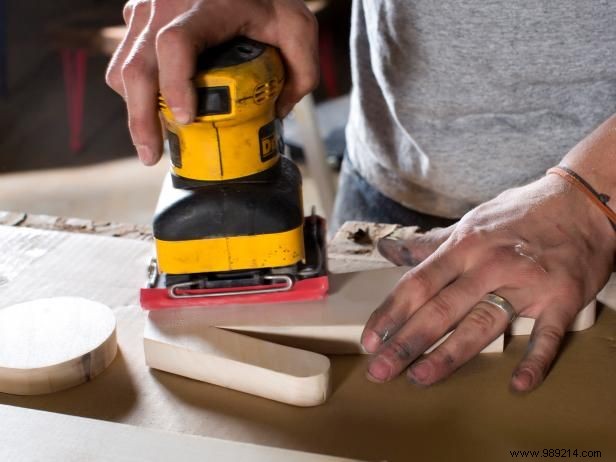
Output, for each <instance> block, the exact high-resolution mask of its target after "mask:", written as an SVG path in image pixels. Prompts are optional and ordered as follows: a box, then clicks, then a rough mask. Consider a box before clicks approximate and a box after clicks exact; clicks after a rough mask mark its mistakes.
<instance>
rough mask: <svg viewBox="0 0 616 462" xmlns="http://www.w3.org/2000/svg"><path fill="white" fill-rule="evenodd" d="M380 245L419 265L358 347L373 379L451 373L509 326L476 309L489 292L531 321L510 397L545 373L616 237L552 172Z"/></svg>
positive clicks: (398, 259)
mask: <svg viewBox="0 0 616 462" xmlns="http://www.w3.org/2000/svg"><path fill="white" fill-rule="evenodd" d="M379 248H380V249H381V251H382V253H384V254H385V256H386V257H388V258H390V259H391V260H392V261H394V263H397V264H403V265H404V264H406V265H410V266H415V265H417V266H415V267H414V268H413V269H412V270H410V271H409V272H408V273H407V274H406V275H405V276H404V277H403V278H402V279H401V280H400V282H399V283H398V284H397V286H396V288H395V289H394V291H393V293H392V294H391V295H390V296H389V297H388V299H387V300H386V301H385V302H384V303H383V304H382V305H381V306H380V307H379V308H378V309H377V310H376V311H375V312H374V313H373V315H372V317H371V318H370V320H369V321H368V323H367V325H366V327H365V330H364V332H363V336H362V344H363V346H364V348H365V349H366V350H367V351H368V352H369V353H374V357H373V358H372V359H371V361H370V364H369V366H368V377H369V378H370V379H372V380H374V381H378V382H384V381H387V380H390V379H391V378H393V377H396V376H397V375H398V374H400V373H401V372H402V371H404V370H405V369H407V368H408V371H407V376H408V378H409V379H410V380H411V381H412V382H414V383H416V384H419V385H431V384H433V383H435V382H438V381H439V380H442V379H444V378H446V377H447V376H449V375H450V374H451V373H452V372H454V371H455V370H456V369H457V368H459V367H460V366H462V365H463V364H464V363H466V362H467V361H468V360H469V359H471V358H473V357H474V356H475V355H476V354H478V353H479V352H480V351H481V350H482V349H483V348H484V347H485V346H486V345H488V344H489V343H490V342H491V341H492V340H493V339H495V338H496V337H497V336H498V335H500V334H501V333H502V332H503V331H504V330H505V328H506V327H507V323H508V319H507V315H506V314H505V313H504V312H503V311H501V310H499V309H498V308H496V307H494V306H491V305H489V304H486V303H481V302H480V301H481V299H482V298H483V297H484V296H485V295H486V294H488V293H490V292H494V293H496V294H498V295H500V296H501V297H504V298H505V299H506V300H508V301H509V302H510V303H511V304H512V305H513V307H514V309H515V310H516V312H517V314H520V315H523V316H528V317H532V318H536V323H535V327H534V330H533V333H532V336H531V339H530V342H529V346H528V350H527V352H526V354H525V356H524V358H523V359H522V361H521V362H520V363H519V364H518V366H517V367H516V369H515V371H514V373H513V377H512V380H511V386H512V388H513V389H514V390H516V391H530V390H532V389H534V388H535V387H537V386H538V385H539V384H540V383H541V382H542V380H543V378H544V377H545V375H546V374H547V372H548V370H549V368H550V366H551V364H552V362H553V360H554V358H555V356H556V354H557V352H558V349H559V346H560V344H561V342H562V339H563V336H564V334H565V332H566V330H567V328H568V326H569V324H570V323H571V322H572V320H573V319H574V317H575V316H576V314H577V313H578V312H579V311H580V310H581V309H582V308H583V307H584V306H585V305H586V304H588V303H589V302H590V301H591V300H592V298H593V297H594V296H595V295H596V294H597V292H598V291H599V290H600V289H601V288H602V287H603V286H604V284H605V283H606V282H607V280H608V278H609V275H610V273H611V271H612V267H613V264H614V250H615V249H616V235H615V233H614V230H613V229H612V228H611V227H610V224H609V222H608V220H607V218H606V217H605V216H604V215H602V214H601V213H600V212H599V211H598V209H597V208H596V207H595V206H593V205H592V204H591V203H590V201H589V200H588V199H587V198H586V197H584V195H583V194H581V193H580V191H578V190H575V189H573V188H572V187H571V186H570V185H569V184H568V183H566V182H564V181H563V180H562V179H561V178H559V177H556V176H555V175H550V176H547V177H544V178H542V179H540V180H538V181H536V182H535V183H532V184H530V185H528V186H525V187H522V188H517V189H513V190H509V191H506V192H504V193H503V194H501V195H500V196H498V197H497V198H495V199H494V200H492V201H490V202H487V203H485V204H483V205H481V206H479V207H477V208H476V209H474V210H472V211H471V212H469V213H468V214H467V215H466V216H464V217H463V218H462V220H461V221H460V222H459V223H457V224H456V225H453V226H451V227H449V228H446V229H438V230H434V231H433V232H429V233H426V234H425V235H419V236H418V237H417V238H415V239H412V240H409V241H406V242H402V241H398V242H396V241H393V242H392V241H383V242H382V243H381V244H380V246H379ZM454 328H455V332H454V333H453V334H452V335H451V336H450V337H449V338H448V339H447V340H446V341H445V342H444V343H443V344H441V345H440V346H439V347H438V348H436V349H435V350H434V351H433V352H431V353H430V354H428V355H427V356H425V357H421V355H422V354H423V353H424V352H425V351H426V350H427V349H428V348H429V347H430V346H431V345H432V344H434V343H435V342H436V341H437V340H438V339H440V338H441V337H443V336H444V335H445V334H446V333H447V332H449V331H451V330H452V329H454ZM416 360H418V361H416ZM409 365H410V367H409Z"/></svg>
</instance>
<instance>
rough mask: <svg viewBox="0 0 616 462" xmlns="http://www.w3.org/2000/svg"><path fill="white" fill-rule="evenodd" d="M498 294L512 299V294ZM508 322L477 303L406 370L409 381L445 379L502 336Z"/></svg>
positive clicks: (499, 313) (493, 309)
mask: <svg viewBox="0 0 616 462" xmlns="http://www.w3.org/2000/svg"><path fill="white" fill-rule="evenodd" d="M499 294H500V295H501V296H502V297H504V298H505V299H506V300H511V297H512V295H507V296H506V297H505V295H504V292H500V293H499ZM508 323H509V316H508V315H507V313H505V312H504V311H502V310H500V309H498V308H497V307H494V306H492V305H490V304H487V303H483V302H479V303H478V304H477V305H475V307H474V308H473V309H472V310H471V311H470V312H469V313H468V315H466V316H465V317H464V319H463V320H462V321H461V322H460V324H459V325H458V326H457V327H456V329H455V330H454V331H453V333H452V334H451V335H450V336H449V337H447V339H446V340H445V341H444V342H443V343H442V344H441V345H439V346H438V347H437V348H436V349H435V350H434V351H433V352H432V353H430V354H428V355H427V356H426V357H425V358H424V359H422V360H420V361H418V362H417V363H415V364H414V365H413V366H411V367H410V368H409V371H408V374H407V376H408V378H409V379H410V380H411V381H412V382H413V383H416V384H418V385H424V386H426V385H431V384H433V383H435V382H438V381H439V380H442V379H444V378H446V377H448V376H449V375H451V374H452V373H453V372H454V371H456V370H457V369H458V368H459V367H460V366H462V365H463V364H465V363H466V362H467V361H469V360H470V359H471V358H474V357H475V356H476V355H477V354H479V353H480V352H481V350H483V349H484V348H485V347H486V346H488V345H489V344H490V343H491V342H492V341H493V340H494V339H495V338H496V337H498V336H499V335H500V334H502V333H503V332H504V330H505V329H506V328H507V324H508Z"/></svg>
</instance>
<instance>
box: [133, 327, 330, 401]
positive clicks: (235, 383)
mask: <svg viewBox="0 0 616 462" xmlns="http://www.w3.org/2000/svg"><path fill="white" fill-rule="evenodd" d="M144 345H145V361H146V363H147V365H148V366H150V367H153V368H154V369H159V370H162V371H166V372H172V373H174V374H178V375H181V376H184V377H189V378H192V379H196V380H200V381H202V382H207V383H211V384H214V385H219V386H222V387H225V388H230V389H232V390H238V391H242V392H244V393H249V394H251V395H256V396H261V397H263V398H268V399H272V400H274V401H280V402H282V403H287V404H292V405H294V406H317V405H319V404H323V403H324V402H325V401H326V400H327V397H328V396H329V390H330V384H329V367H330V363H329V359H327V357H326V356H323V355H319V354H316V353H312V352H309V351H304V350H299V349H297V348H290V347H286V346H282V345H277V344H275V343H271V342H266V341H264V340H258V339H254V338H251V337H247V336H246V335H241V334H237V333H234V332H227V331H224V330H221V329H217V328H215V327H209V326H205V327H204V326H202V325H201V324H178V323H175V324H169V325H156V324H152V323H149V324H147V325H146V329H145V333H144Z"/></svg>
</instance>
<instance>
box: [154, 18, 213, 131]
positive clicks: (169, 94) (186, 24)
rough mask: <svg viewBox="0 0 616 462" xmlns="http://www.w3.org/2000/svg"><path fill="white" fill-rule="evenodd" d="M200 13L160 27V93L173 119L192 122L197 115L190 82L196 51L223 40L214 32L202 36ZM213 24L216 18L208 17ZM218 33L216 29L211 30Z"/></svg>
mask: <svg viewBox="0 0 616 462" xmlns="http://www.w3.org/2000/svg"><path fill="white" fill-rule="evenodd" d="M200 16H201V15H200V14H197V13H196V12H193V11H189V12H187V13H185V14H182V15H180V16H179V17H177V18H176V19H174V20H173V21H171V22H170V23H169V24H168V25H167V26H165V27H163V28H162V29H161V30H160V31H159V32H158V34H157V37H156V56H157V59H158V69H159V75H158V79H159V85H160V92H161V94H162V96H163V98H164V99H165V102H166V103H167V105H168V106H169V109H170V110H171V112H172V114H173V117H174V118H175V120H176V121H177V122H179V123H181V124H188V123H190V122H192V120H193V119H194V117H195V113H196V106H197V103H196V95H195V88H194V83H193V81H192V79H193V77H194V75H195V71H196V61H197V55H198V54H199V52H200V51H201V50H202V49H203V48H205V47H206V46H208V45H209V44H214V43H218V42H221V41H223V40H224V38H223V37H224V35H223V36H221V37H218V36H217V34H216V32H209V34H207V35H206V34H205V33H204V31H205V30H207V29H208V28H205V27H203V19H200ZM210 19H212V20H214V21H215V18H210ZM212 29H214V30H219V29H217V28H212Z"/></svg>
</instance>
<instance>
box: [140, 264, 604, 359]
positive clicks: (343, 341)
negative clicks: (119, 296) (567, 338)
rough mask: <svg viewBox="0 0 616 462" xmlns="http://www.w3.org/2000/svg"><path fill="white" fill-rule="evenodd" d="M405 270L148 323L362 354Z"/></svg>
mask: <svg viewBox="0 0 616 462" xmlns="http://www.w3.org/2000/svg"><path fill="white" fill-rule="evenodd" d="M406 271H408V268H403V267H394V268H385V269H379V270H372V271H361V272H358V273H346V274H332V275H331V277H330V291H329V295H328V296H327V298H326V299H325V300H318V301H311V302H300V303H280V304H269V305H267V304H263V305H255V306H247V305H225V306H210V307H206V308H187V309H177V310H167V311H164V310H161V311H152V312H151V313H150V314H149V317H148V323H149V324H152V325H154V326H171V325H178V324H181V325H195V326H196V325H200V326H201V328H206V327H208V326H216V327H220V328H224V329H230V330H235V331H241V332H246V333H252V334H256V335H258V336H260V337H262V338H266V339H268V340H271V341H275V342H277V343H283V344H286V345H291V346H295V347H298V348H305V349H309V350H311V351H316V352H319V353H324V354H358V353H362V352H363V350H362V347H361V343H360V339H361V333H362V331H363V329H364V326H365V324H366V321H367V320H368V318H369V317H370V315H371V314H372V312H373V311H374V309H376V308H377V307H378V306H379V305H380V304H381V303H382V301H383V300H385V298H386V297H387V295H388V294H389V293H390V292H391V290H392V288H393V287H394V285H395V284H396V282H397V281H398V279H399V278H400V277H401V276H402V275H403V274H404V273H405V272H406ZM594 318H595V316H594V306H591V307H589V308H587V309H586V310H584V311H583V312H582V313H580V314H579V315H578V318H577V321H576V324H574V325H575V326H576V327H577V328H578V330H579V326H582V327H583V328H587V327H589V326H590V325H592V324H593V323H594ZM532 325H533V321H532V320H527V319H526V318H518V319H516V320H515V321H514V322H513V324H512V328H511V330H512V332H513V333H514V334H515V335H529V334H530V333H531V331H532ZM502 347H503V339H502V338H497V339H496V340H495V341H494V342H493V343H492V344H491V345H489V346H488V347H487V348H486V349H485V350H484V352H500V351H502Z"/></svg>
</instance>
